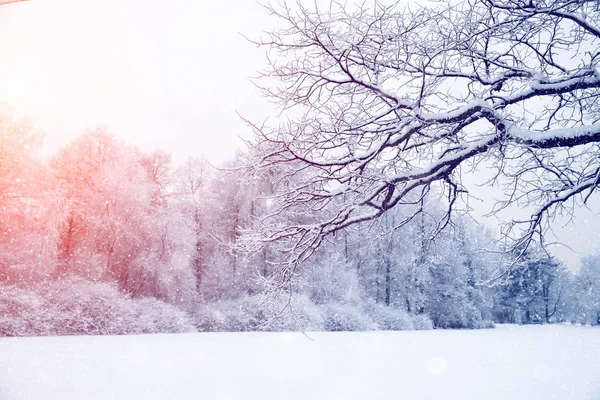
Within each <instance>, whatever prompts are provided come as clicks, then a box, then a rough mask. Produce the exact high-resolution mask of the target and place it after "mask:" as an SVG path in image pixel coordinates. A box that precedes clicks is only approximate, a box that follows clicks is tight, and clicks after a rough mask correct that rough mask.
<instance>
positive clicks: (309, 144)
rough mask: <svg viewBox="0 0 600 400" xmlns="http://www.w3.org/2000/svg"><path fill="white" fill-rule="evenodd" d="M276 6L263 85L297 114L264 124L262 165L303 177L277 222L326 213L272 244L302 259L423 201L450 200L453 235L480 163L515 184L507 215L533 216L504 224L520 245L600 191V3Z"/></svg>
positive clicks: (281, 192)
mask: <svg viewBox="0 0 600 400" xmlns="http://www.w3.org/2000/svg"><path fill="white" fill-rule="evenodd" d="M268 8H269V11H270V12H271V13H272V14H273V15H274V16H275V17H277V18H278V19H279V25H278V26H280V28H277V29H275V30H273V31H272V32H270V33H268V34H267V35H266V36H265V37H264V38H262V39H259V40H257V42H258V43H259V44H260V45H262V46H264V47H265V48H266V49H267V50H268V52H269V60H270V63H271V64H270V68H269V69H268V70H267V71H266V72H264V78H265V79H264V80H262V81H259V82H258V84H259V85H262V86H263V90H264V93H265V94H266V96H268V97H270V98H271V99H272V100H274V101H276V102H278V103H279V105H280V106H281V111H282V118H281V121H282V122H281V123H279V124H278V125H276V126H264V125H256V126H255V131H256V143H257V144H256V150H257V151H256V152H255V154H256V157H254V158H253V160H252V162H251V163H250V164H251V170H253V171H258V172H260V171H261V170H262V169H263V168H268V169H274V168H276V169H279V170H280V171H281V172H280V173H281V174H282V175H285V176H287V177H290V178H292V177H294V178H295V179H289V180H288V181H289V183H290V184H289V185H282V186H279V187H278V188H277V189H278V194H277V196H274V199H276V200H277V201H276V204H274V208H275V209H276V210H279V211H277V212H274V213H273V215H275V216H278V215H279V212H283V211H284V210H293V212H298V211H299V210H300V211H303V212H310V213H311V215H312V217H313V218H314V219H315V221H316V222H315V223H312V224H295V225H294V224H281V219H280V218H274V219H273V220H271V221H270V223H269V221H268V220H267V221H263V222H262V223H261V224H260V226H259V227H258V228H257V229H258V230H259V231H260V234H261V235H262V239H261V240H262V241H263V242H264V241H272V240H279V239H281V240H285V241H288V242H291V243H293V244H289V245H287V246H286V247H287V249H288V257H287V260H286V265H287V266H288V267H287V268H290V267H289V266H290V265H294V264H298V263H301V262H303V261H304V260H305V259H306V257H307V256H308V254H309V253H311V252H312V251H314V249H315V248H316V247H318V246H319V245H321V244H322V243H323V238H325V237H327V236H328V235H330V234H332V233H333V232H336V231H339V230H343V229H345V228H347V227H349V226H352V225H355V224H359V223H361V222H364V221H369V220H372V219H377V218H379V217H381V216H382V215H383V214H385V213H386V212H389V210H391V209H393V208H395V207H398V206H406V205H414V202H415V199H416V201H417V202H419V201H420V200H422V199H426V198H429V197H431V196H432V195H434V196H439V195H440V194H443V195H444V197H445V198H446V199H447V201H446V206H445V207H446V208H445V212H443V213H441V214H440V215H439V216H438V221H437V226H438V227H440V228H443V227H444V226H445V225H446V224H447V222H448V221H449V220H450V218H451V216H452V215H453V212H454V211H456V210H458V209H461V208H462V209H466V208H468V207H467V206H466V205H467V204H468V196H469V187H468V186H467V183H466V181H464V180H463V179H462V177H463V176H464V174H465V173H466V172H467V171H469V170H470V169H472V168H475V167H477V166H479V165H486V166H489V167H490V168H491V171H492V173H491V175H490V176H489V178H490V181H493V182H498V183H499V185H500V187H502V188H503V190H504V197H500V198H499V201H498V202H497V203H496V204H495V206H494V207H493V208H492V211H500V210H502V209H504V208H507V207H511V206H514V205H517V206H519V207H522V208H524V209H526V210H528V211H529V212H530V217H528V218H524V219H513V220H509V221H508V222H507V224H506V225H505V226H504V233H506V234H507V235H508V237H509V238H511V239H513V243H512V245H513V246H511V247H514V248H516V247H520V248H522V249H525V248H527V246H528V243H530V242H531V241H532V240H533V239H536V240H537V241H538V242H543V232H544V230H545V228H546V227H547V224H548V223H550V222H551V221H552V219H553V218H554V216H555V215H556V214H557V213H571V212H573V210H574V209H575V208H576V207H577V206H578V205H581V204H582V203H585V202H587V201H588V200H589V199H590V197H591V196H592V195H593V194H594V193H595V189H596V188H597V185H598V182H599V179H598V176H599V171H600V161H599V159H598V157H597V153H598V143H599V142H600V124H599V123H598V121H599V120H600V107H599V106H598V104H599V103H600V102H599V101H598V98H599V96H600V71H599V66H598V64H599V63H600V25H599V23H598V21H600V8H598V2H597V1H595V0H583V1H573V0H534V1H530V0H475V1H469V2H459V3H452V4H451V5H448V6H442V5H440V3H435V4H434V5H431V6H429V5H425V6H421V7H418V6H415V7H406V8H404V9H403V8H402V7H401V5H400V3H396V4H392V5H384V4H382V3H379V2H375V3H374V4H373V5H370V4H363V5H362V6H351V5H347V4H343V3H337V2H331V3H330V4H329V5H328V6H327V7H319V6H318V5H316V4H315V5H313V6H308V5H305V4H300V3H297V4H295V5H293V6H291V5H289V4H288V3H286V4H282V5H281V6H273V7H268ZM407 203H408V204H407ZM411 212H412V213H413V214H414V215H417V214H420V213H422V212H423V209H422V208H420V207H414V208H412V211H411ZM407 222H408V220H407Z"/></svg>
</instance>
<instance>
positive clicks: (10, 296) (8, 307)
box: [0, 285, 43, 336]
mask: <svg viewBox="0 0 600 400" xmlns="http://www.w3.org/2000/svg"><path fill="white" fill-rule="evenodd" d="M42 303H43V299H42V298H40V296H38V295H37V294H36V293H32V292H29V291H26V290H23V289H19V288H17V287H14V286H8V285H0V336H27V335H34V334H35V333H36V332H37V330H38V329H39V327H38V324H37V322H38V321H37V320H36V319H37V317H39V313H38V312H37V310H38V308H39V305H40V304H42Z"/></svg>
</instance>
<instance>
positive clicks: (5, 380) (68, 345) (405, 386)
mask: <svg viewBox="0 0 600 400" xmlns="http://www.w3.org/2000/svg"><path fill="white" fill-rule="evenodd" d="M25 399H31V400H40V399H44V400H51V399H61V400H69V399H86V400H87V399H124V400H125V399H127V400H131V399H161V400H166V399H261V400H271V399H278V400H279V399H303V400H312V399H369V400H371V399H488V400H489V399H503V400H505V399H530V400H531V399H544V400H547V399H578V400H583V399H590V400H591V399H600V329H596V328H586V327H573V326H527V327H519V326H500V327H499V328H497V329H494V330H479V331H409V332H357V333H353V332H347V333H309V334H308V337H307V336H305V335H303V334H301V333H195V334H178V335H146V336H104V337H47V338H2V339H0V400H25Z"/></svg>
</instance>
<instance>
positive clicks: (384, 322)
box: [365, 302, 433, 331]
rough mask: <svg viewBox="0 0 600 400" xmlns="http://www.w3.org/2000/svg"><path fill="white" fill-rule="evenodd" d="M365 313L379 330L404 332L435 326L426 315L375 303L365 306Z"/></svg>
mask: <svg viewBox="0 0 600 400" xmlns="http://www.w3.org/2000/svg"><path fill="white" fill-rule="evenodd" d="M365 312H366V313H367V314H368V315H369V316H370V317H371V318H372V319H373V320H374V321H375V323H376V324H377V329H379V330H385V331H404V330H414V329H431V327H432V326H433V325H432V323H431V320H429V318H428V317H427V316H425V315H412V314H409V313H407V312H406V311H404V310H402V309H398V308H394V307H389V306H384V305H382V304H377V303H374V302H369V303H367V304H365Z"/></svg>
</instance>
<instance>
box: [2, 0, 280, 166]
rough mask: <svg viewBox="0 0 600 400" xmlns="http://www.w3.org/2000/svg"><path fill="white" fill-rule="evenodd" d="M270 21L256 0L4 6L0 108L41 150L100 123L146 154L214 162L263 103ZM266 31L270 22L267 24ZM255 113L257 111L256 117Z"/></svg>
mask: <svg viewBox="0 0 600 400" xmlns="http://www.w3.org/2000/svg"><path fill="white" fill-rule="evenodd" d="M269 19H270V18H269V17H268V15H267V14H266V13H265V12H264V9H263V8H262V7H261V6H260V5H259V4H257V3H255V2H253V1H232V2H217V1H210V2H196V1H183V0H169V1H148V0H143V1H139V0H128V1H120V0H103V1H73V0H53V1H48V0H30V1H27V2H23V3H16V4H10V5H4V6H2V8H1V9H0V54H2V62H1V63H0V102H2V103H8V104H10V105H12V106H14V107H15V108H16V110H17V111H18V112H20V113H23V114H26V115H28V116H29V117H31V118H32V119H33V120H34V121H35V122H36V124H37V126H38V127H39V128H40V129H41V130H42V131H44V132H45V133H46V150H47V151H48V152H50V151H52V150H55V149H56V148H57V147H58V146H60V145H64V144H66V143H68V142H69V141H70V140H72V139H73V138H75V137H76V136H78V135H80V134H81V133H83V132H85V131H86V130H88V129H94V128H96V127H98V126H105V127H107V128H108V130H109V131H111V132H112V133H114V134H115V135H117V136H119V137H121V138H123V139H125V140H126V141H127V142H129V143H132V144H136V145H138V146H140V147H141V148H142V149H144V150H153V149H156V148H161V149H165V150H167V151H169V152H171V153H172V154H173V157H174V159H175V160H183V159H185V158H186V157H187V156H189V155H194V156H205V157H206V158H208V159H209V160H210V161H213V162H218V161H221V160H223V159H226V158H229V157H231V156H232V155H233V154H234V152H235V149H236V146H237V145H238V144H239V140H238V136H239V135H244V134H245V135H248V134H249V129H248V128H247V126H246V124H245V123H244V122H242V120H241V119H240V118H239V116H238V114H237V113H236V111H237V112H239V113H240V114H242V115H243V116H244V117H248V118H250V119H253V120H254V119H257V118H258V119H261V118H263V117H264V115H265V113H261V108H266V107H268V104H267V101H266V100H265V99H262V98H261V97H260V95H259V93H258V89H256V88H255V86H254V85H253V84H252V82H251V81H250V79H249V77H250V76H254V75H256V72H257V70H259V69H261V68H262V67H263V66H264V64H265V60H266V59H265V57H264V52H263V50H261V49H258V48H257V47H256V46H255V45H254V44H252V43H250V42H249V41H248V40H246V39H245V38H244V37H243V36H242V34H244V35H246V36H249V37H254V38H256V37H258V36H259V35H260V33H261V32H262V31H263V30H264V28H266V27H268V26H269V24H270V21H268V20H269ZM271 25H272V23H271ZM261 114H262V115H261Z"/></svg>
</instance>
